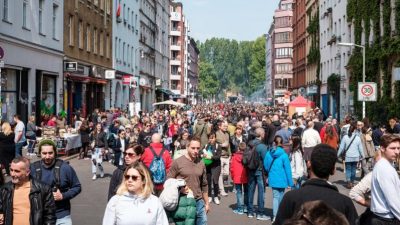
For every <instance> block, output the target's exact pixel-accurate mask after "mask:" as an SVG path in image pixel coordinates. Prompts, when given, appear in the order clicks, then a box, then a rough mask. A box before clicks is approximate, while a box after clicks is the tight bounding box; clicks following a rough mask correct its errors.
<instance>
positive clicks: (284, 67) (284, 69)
mask: <svg viewBox="0 0 400 225" xmlns="http://www.w3.org/2000/svg"><path fill="white" fill-rule="evenodd" d="M275 69H276V70H275V72H276V73H290V72H292V64H289V63H279V64H276V65H275Z"/></svg>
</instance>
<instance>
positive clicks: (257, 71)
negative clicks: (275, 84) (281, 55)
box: [248, 37, 265, 94]
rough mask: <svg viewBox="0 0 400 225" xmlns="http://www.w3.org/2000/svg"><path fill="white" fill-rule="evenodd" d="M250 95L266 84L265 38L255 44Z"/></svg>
mask: <svg viewBox="0 0 400 225" xmlns="http://www.w3.org/2000/svg"><path fill="white" fill-rule="evenodd" d="M248 68H249V72H250V76H249V80H248V89H249V90H248V94H251V93H253V92H255V91H256V90H258V89H260V88H261V87H263V86H264V84H265V38H264V37H259V38H257V40H256V41H255V42H254V44H253V48H252V55H251V63H250V65H249V67H248Z"/></svg>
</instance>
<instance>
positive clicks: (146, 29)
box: [139, 0, 157, 111]
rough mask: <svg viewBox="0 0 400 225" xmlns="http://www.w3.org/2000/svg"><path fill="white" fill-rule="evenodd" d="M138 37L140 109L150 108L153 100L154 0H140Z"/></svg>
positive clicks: (148, 109)
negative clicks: (139, 52)
mask: <svg viewBox="0 0 400 225" xmlns="http://www.w3.org/2000/svg"><path fill="white" fill-rule="evenodd" d="M139 15H140V16H139V18H140V31H139V32H140V37H139V44H140V48H141V50H142V53H141V57H140V67H139V71H140V72H139V73H140V80H139V90H140V102H141V110H144V111H150V110H152V108H153V107H152V104H153V102H154V101H155V57H156V53H155V40H156V29H157V26H156V2H155V0H141V1H140V14H139Z"/></svg>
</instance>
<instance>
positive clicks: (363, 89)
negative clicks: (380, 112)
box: [358, 82, 378, 102]
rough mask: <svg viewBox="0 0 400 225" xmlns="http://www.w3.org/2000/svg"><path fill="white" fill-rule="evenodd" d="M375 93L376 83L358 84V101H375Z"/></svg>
mask: <svg viewBox="0 0 400 225" xmlns="http://www.w3.org/2000/svg"><path fill="white" fill-rule="evenodd" d="M377 91H378V90H377V87H376V83H374V82H358V101H366V102H374V101H376V98H377Z"/></svg>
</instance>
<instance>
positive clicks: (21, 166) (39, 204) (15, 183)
mask: <svg viewBox="0 0 400 225" xmlns="http://www.w3.org/2000/svg"><path fill="white" fill-rule="evenodd" d="M10 171H11V181H10V182H9V183H7V184H6V185H4V186H3V187H2V189H1V190H0V203H1V204H0V211H2V213H3V214H4V225H12V224H30V225H55V224H56V206H55V203H54V198H53V193H52V192H51V189H50V187H49V186H47V185H45V184H42V183H40V182H39V181H37V180H35V179H33V178H31V177H30V170H29V159H27V158H24V157H22V156H18V157H16V158H15V159H13V161H12V162H11V167H10Z"/></svg>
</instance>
